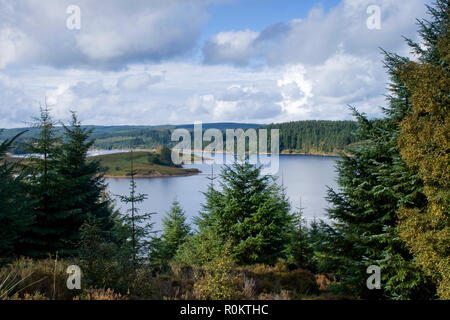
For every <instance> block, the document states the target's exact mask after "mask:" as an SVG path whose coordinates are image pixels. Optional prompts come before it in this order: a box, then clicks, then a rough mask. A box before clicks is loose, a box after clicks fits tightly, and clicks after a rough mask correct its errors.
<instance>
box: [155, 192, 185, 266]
mask: <svg viewBox="0 0 450 320" xmlns="http://www.w3.org/2000/svg"><path fill="white" fill-rule="evenodd" d="M163 226H164V230H163V234H162V241H163V242H162V245H163V248H164V249H163V250H164V255H165V258H166V259H167V260H170V259H172V258H173V257H174V256H175V253H176V252H177V250H178V248H179V247H180V245H182V244H183V243H184V242H185V241H186V239H187V237H188V236H189V234H190V232H191V228H190V226H189V225H188V224H187V223H186V216H185V214H184V211H183V209H182V208H181V207H180V204H179V202H178V201H176V200H174V201H173V203H172V207H171V208H170V211H169V212H167V216H166V217H165V218H164V219H163Z"/></svg>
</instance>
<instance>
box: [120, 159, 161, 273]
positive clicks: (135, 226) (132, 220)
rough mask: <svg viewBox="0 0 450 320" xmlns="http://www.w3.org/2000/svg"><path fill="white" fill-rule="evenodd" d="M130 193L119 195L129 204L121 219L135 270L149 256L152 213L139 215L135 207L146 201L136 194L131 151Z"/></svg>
mask: <svg viewBox="0 0 450 320" xmlns="http://www.w3.org/2000/svg"><path fill="white" fill-rule="evenodd" d="M130 164H131V169H130V178H131V179H130V193H129V195H127V196H124V195H119V199H120V201H121V202H123V203H125V204H130V205H131V207H130V208H129V209H128V210H127V214H125V216H124V217H123V222H124V224H125V225H126V227H127V229H128V231H129V232H128V235H129V244H130V249H131V250H130V251H131V260H132V262H133V265H134V266H135V268H136V267H137V266H138V264H139V263H140V262H141V261H142V260H143V259H145V257H146V256H148V255H149V254H150V251H151V248H150V246H151V239H150V236H151V235H152V233H153V231H152V229H153V223H150V222H149V220H150V217H151V215H152V213H139V211H140V210H139V208H138V207H137V205H138V204H139V203H142V202H143V201H144V200H145V199H147V195H146V194H142V193H137V191H136V188H137V187H136V181H135V179H134V176H135V175H136V171H135V170H134V166H133V151H130Z"/></svg>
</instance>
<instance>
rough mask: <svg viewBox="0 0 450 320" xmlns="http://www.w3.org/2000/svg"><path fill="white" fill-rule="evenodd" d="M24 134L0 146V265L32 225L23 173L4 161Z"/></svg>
mask: <svg viewBox="0 0 450 320" xmlns="http://www.w3.org/2000/svg"><path fill="white" fill-rule="evenodd" d="M23 133H24V132H21V133H19V134H18V135H16V136H15V137H13V138H11V139H8V140H5V141H3V142H2V143H1V144H0V225H1V231H0V264H1V263H2V260H4V261H8V260H9V259H11V258H13V257H14V255H15V254H16V251H15V247H16V245H17V243H18V242H19V241H20V237H21V236H22V234H23V233H24V232H25V231H26V230H27V228H28V227H29V226H30V225H31V224H32V222H33V216H32V212H31V205H32V203H31V201H30V199H29V197H28V196H27V186H26V185H25V184H24V178H25V177H26V172H25V171H23V170H20V164H17V163H16V162H10V161H8V159H7V157H6V152H7V151H8V149H10V147H11V145H12V144H13V142H14V141H15V140H16V139H17V138H18V137H19V136H20V135H22V134H23Z"/></svg>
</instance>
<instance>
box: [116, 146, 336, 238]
mask: <svg viewBox="0 0 450 320" xmlns="http://www.w3.org/2000/svg"><path fill="white" fill-rule="evenodd" d="M337 159H338V158H335V157H319V156H306V155H280V166H279V167H280V169H279V171H278V183H283V185H284V186H285V188H286V192H287V195H288V197H289V199H290V201H291V205H292V207H298V206H299V203H300V199H301V205H302V207H303V208H304V213H305V217H306V218H307V219H308V220H311V219H313V218H314V217H317V218H324V215H325V208H327V207H328V203H327V201H326V200H325V198H324V197H325V195H326V190H327V188H326V186H330V187H332V188H335V187H336V181H335V180H336V176H337V174H336V172H335V168H334V167H335V161H336V160H337ZM185 167H186V168H189V167H191V168H198V169H199V170H201V171H202V173H201V174H199V175H195V176H188V177H172V178H150V179H137V180H136V184H137V188H138V192H140V193H146V194H148V199H147V200H145V202H143V203H142V204H141V206H140V209H141V211H142V212H155V213H156V214H155V215H154V216H153V219H154V222H155V227H156V229H158V230H159V229H160V228H161V218H162V217H163V216H164V215H165V213H166V211H167V210H168V209H169V208H170V205H171V203H172V201H173V200H174V199H175V198H176V199H177V200H178V201H179V202H180V204H181V206H182V207H183V209H184V210H185V212H186V215H187V216H188V217H189V219H192V217H195V216H196V215H197V214H198V212H199V210H200V209H201V204H202V203H204V196H203V194H202V192H204V191H206V189H207V186H208V183H209V180H208V179H207V177H210V176H211V169H212V167H213V169H214V173H215V174H216V173H218V172H219V171H220V165H217V164H205V163H203V164H191V165H186V166H185ZM107 183H108V189H109V191H110V192H111V193H112V194H127V193H128V191H129V183H130V181H129V179H114V178H110V179H107ZM117 206H118V207H119V208H121V211H122V212H124V211H125V210H126V209H127V208H126V207H125V206H124V205H123V204H121V203H119V202H117Z"/></svg>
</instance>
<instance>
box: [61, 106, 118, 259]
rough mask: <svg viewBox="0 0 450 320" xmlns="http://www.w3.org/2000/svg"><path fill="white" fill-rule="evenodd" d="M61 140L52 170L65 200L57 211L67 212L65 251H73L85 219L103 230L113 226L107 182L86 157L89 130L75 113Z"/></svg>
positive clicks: (89, 142)
mask: <svg viewBox="0 0 450 320" xmlns="http://www.w3.org/2000/svg"><path fill="white" fill-rule="evenodd" d="M63 130H64V139H63V141H62V144H61V145H60V147H59V150H58V153H57V154H56V157H55V160H56V163H55V171H56V173H57V177H58V179H60V181H61V183H60V190H59V192H60V196H61V197H63V199H64V202H62V203H60V205H61V206H60V207H59V210H60V211H61V212H64V213H65V214H66V215H67V220H66V222H65V225H64V229H65V232H64V239H65V241H66V243H67V247H66V248H65V249H64V252H65V253H66V254H76V253H77V246H78V243H79V241H80V227H81V226H82V225H83V223H85V222H86V221H87V220H88V219H90V220H91V221H96V225H97V227H99V228H101V230H102V231H103V232H106V231H109V230H111V229H112V227H113V222H112V220H111V217H110V216H111V210H110V208H109V204H108V201H107V200H108V199H107V197H104V194H105V192H106V185H105V183H104V178H103V176H102V175H101V170H100V163H99V162H98V161H96V160H88V159H87V152H88V150H89V148H90V147H91V146H92V144H93V143H94V141H92V140H91V141H89V140H88V139H89V136H90V135H91V133H92V129H91V130H85V129H83V128H82V127H81V124H80V122H79V121H78V119H77V116H76V114H75V113H72V121H71V123H70V126H66V125H64V124H63Z"/></svg>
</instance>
